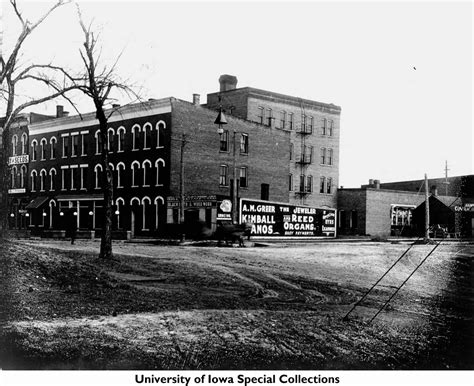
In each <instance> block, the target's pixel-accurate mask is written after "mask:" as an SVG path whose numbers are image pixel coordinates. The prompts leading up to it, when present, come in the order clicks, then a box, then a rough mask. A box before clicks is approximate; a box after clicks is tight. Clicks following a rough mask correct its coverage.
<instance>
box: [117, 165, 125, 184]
mask: <svg viewBox="0 0 474 386" xmlns="http://www.w3.org/2000/svg"><path fill="white" fill-rule="evenodd" d="M124 171H125V164H124V163H123V162H119V163H118V164H117V188H123V185H122V176H123V174H122V173H123V172H124Z"/></svg>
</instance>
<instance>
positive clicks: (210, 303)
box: [0, 240, 474, 369]
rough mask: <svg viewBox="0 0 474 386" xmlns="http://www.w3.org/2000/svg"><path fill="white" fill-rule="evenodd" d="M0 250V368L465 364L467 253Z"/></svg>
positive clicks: (471, 251) (469, 323) (454, 248)
mask: <svg viewBox="0 0 474 386" xmlns="http://www.w3.org/2000/svg"><path fill="white" fill-rule="evenodd" d="M408 246H409V244H408V243H396V244H395V243H375V242H365V243H343V242H331V243H320V244H305V245H288V246H285V245H276V246H270V247H265V248H216V247H197V246H159V245H143V244H127V243H117V244H115V246H114V251H115V255H116V257H117V260H116V261H104V260H99V259H98V258H97V257H96V256H97V252H98V247H99V243H98V242H90V241H89V242H87V241H81V240H79V241H78V242H77V244H76V245H70V244H68V243H67V242H64V241H39V240H38V241H35V240H28V241H20V242H15V243H12V242H6V243H3V244H2V245H1V246H0V247H1V248H2V251H1V252H2V253H1V256H2V257H1V258H2V266H3V268H2V276H3V277H2V287H3V288H2V299H1V303H2V304H1V305H2V314H1V317H2V318H1V319H2V323H3V327H4V328H3V331H2V333H1V335H0V338H1V339H2V340H3V343H4V344H3V345H2V347H4V348H3V349H0V355H1V357H0V358H1V360H2V363H0V364H1V365H2V367H3V368H50V369H51V368H61V369H74V368H82V369H137V368H143V369H268V368H271V369H311V368H313V369H314V368H317V369H428V368H429V369H448V368H456V369H472V368H474V353H473V347H474V345H473V331H474V330H473V328H472V327H473V326H474V324H473V316H474V313H473V310H474V291H473V288H474V286H473V284H474V279H473V278H474V276H473V272H474V269H473V259H472V258H473V256H474V245H473V244H468V243H446V244H442V245H441V246H439V248H438V249H437V250H436V251H435V252H434V253H433V255H431V256H430V257H429V258H428V259H427V261H426V262H425V263H424V264H423V265H422V267H421V268H420V269H419V270H418V271H417V272H416V273H415V274H414V275H413V276H412V277H411V278H410V280H409V281H408V282H407V284H406V285H405V286H404V287H403V288H402V289H401V290H400V292H399V293H398V294H397V295H396V296H395V297H394V299H393V301H391V302H390V303H389V305H388V307H387V308H386V309H385V310H384V311H383V312H382V313H381V314H380V315H379V316H378V317H377V318H376V319H375V320H374V321H373V322H372V323H369V320H370V318H371V317H372V316H373V315H374V314H375V313H376V312H377V310H378V309H379V308H380V307H381V305H382V304H383V303H384V302H385V300H387V299H388V298H389V297H390V295H391V294H392V293H393V292H394V291H395V288H396V287H397V286H399V285H400V284H401V283H402V282H403V281H404V280H405V279H406V278H407V277H408V275H409V274H410V273H411V272H412V271H413V269H414V268H415V267H416V266H417V265H418V264H419V262H420V261H421V260H422V259H423V258H424V257H425V256H426V254H427V253H428V252H429V251H430V250H431V249H432V248H433V247H434V246H433V245H416V246H414V247H413V248H412V249H411V250H410V252H409V253H408V254H407V255H406V256H405V257H404V258H403V259H402V260H401V261H400V263H399V264H398V265H397V266H396V267H395V269H394V270H393V271H392V272H391V273H390V274H389V275H387V276H386V278H384V279H383V281H382V282H381V283H380V284H379V285H378V286H377V287H376V289H375V290H374V291H373V293H372V294H371V295H370V296H369V297H368V298H367V299H366V300H365V301H364V302H363V303H362V304H361V306H360V307H357V308H356V309H355V310H354V312H353V313H352V314H351V316H350V318H349V321H343V320H342V318H343V316H344V315H345V314H346V313H347V311H348V310H349V309H350V308H351V306H352V305H353V304H354V303H355V302H356V301H357V300H359V299H360V297H361V296H362V295H363V294H364V292H365V291H366V290H367V289H368V288H370V287H371V285H372V284H373V283H375V281H376V280H377V279H378V278H379V277H380V276H381V275H382V274H383V273H384V272H385V271H386V270H387V269H388V267H390V266H391V265H392V263H393V262H394V261H395V260H396V259H397V258H398V257H399V256H400V255H401V254H402V253H403V252H404V251H405V250H406V249H407V248H408Z"/></svg>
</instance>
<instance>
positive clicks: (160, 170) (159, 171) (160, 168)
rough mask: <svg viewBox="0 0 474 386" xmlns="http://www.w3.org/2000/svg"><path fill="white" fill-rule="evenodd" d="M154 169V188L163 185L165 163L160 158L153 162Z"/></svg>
mask: <svg viewBox="0 0 474 386" xmlns="http://www.w3.org/2000/svg"><path fill="white" fill-rule="evenodd" d="M155 168H156V186H163V185H164V178H165V161H164V160H163V159H161V158H158V159H157V160H156V162H155Z"/></svg>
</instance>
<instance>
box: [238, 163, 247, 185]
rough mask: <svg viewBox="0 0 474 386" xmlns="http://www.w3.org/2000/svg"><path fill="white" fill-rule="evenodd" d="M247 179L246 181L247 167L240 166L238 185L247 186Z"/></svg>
mask: <svg viewBox="0 0 474 386" xmlns="http://www.w3.org/2000/svg"><path fill="white" fill-rule="evenodd" d="M248 186H249V181H248V169H247V167H245V166H244V167H241V168H240V187H241V188H248Z"/></svg>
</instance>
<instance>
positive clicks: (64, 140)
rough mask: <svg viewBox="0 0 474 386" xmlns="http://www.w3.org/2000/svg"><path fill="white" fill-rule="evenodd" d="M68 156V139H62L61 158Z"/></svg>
mask: <svg viewBox="0 0 474 386" xmlns="http://www.w3.org/2000/svg"><path fill="white" fill-rule="evenodd" d="M68 154H69V137H63V158H65V157H67V156H68Z"/></svg>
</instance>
